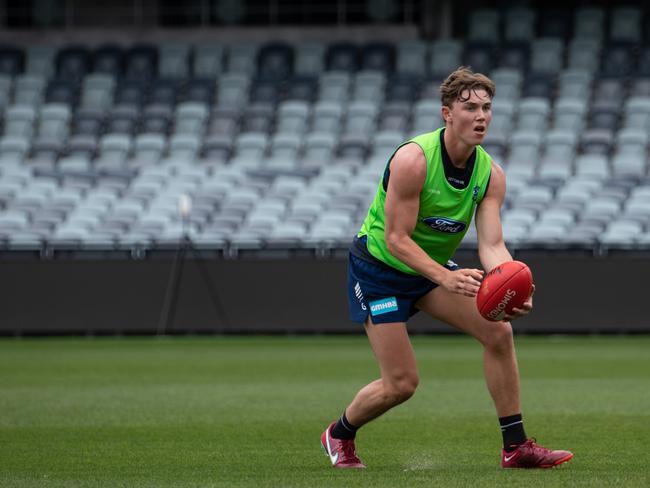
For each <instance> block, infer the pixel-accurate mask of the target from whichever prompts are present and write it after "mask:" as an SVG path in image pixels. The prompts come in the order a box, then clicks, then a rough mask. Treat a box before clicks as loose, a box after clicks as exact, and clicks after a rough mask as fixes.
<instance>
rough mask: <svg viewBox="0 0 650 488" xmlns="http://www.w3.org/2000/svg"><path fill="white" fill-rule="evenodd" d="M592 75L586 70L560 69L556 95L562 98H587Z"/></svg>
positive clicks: (589, 95) (589, 92)
mask: <svg viewBox="0 0 650 488" xmlns="http://www.w3.org/2000/svg"><path fill="white" fill-rule="evenodd" d="M592 81H593V75H592V74H591V73H590V72H589V71H587V70H578V69H568V70H565V71H562V72H561V73H560V76H559V80H558V91H559V93H558V96H559V97H562V98H578V99H589V98H590V97H591V83H592Z"/></svg>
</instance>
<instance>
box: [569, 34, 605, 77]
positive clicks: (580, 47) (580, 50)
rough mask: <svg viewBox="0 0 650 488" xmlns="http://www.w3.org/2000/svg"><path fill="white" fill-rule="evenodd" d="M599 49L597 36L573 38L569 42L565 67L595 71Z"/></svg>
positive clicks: (598, 58)
mask: <svg viewBox="0 0 650 488" xmlns="http://www.w3.org/2000/svg"><path fill="white" fill-rule="evenodd" d="M600 51H601V43H600V40H599V38H584V37H575V38H573V39H572V40H571V41H570V42H569V51H568V52H569V54H568V61H567V68H569V69H584V70H587V71H589V72H591V73H593V72H595V71H596V70H597V69H598V66H599V62H600Z"/></svg>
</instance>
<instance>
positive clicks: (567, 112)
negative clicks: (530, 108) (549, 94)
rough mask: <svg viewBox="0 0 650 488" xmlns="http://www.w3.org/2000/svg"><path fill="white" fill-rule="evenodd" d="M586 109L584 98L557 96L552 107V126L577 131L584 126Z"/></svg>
mask: <svg viewBox="0 0 650 488" xmlns="http://www.w3.org/2000/svg"><path fill="white" fill-rule="evenodd" d="M586 111H587V103H586V100H584V99H578V98H573V97H566V98H558V99H557V100H556V102H555V107H554V117H553V127H554V128H555V129H562V130H565V131H570V132H573V133H577V132H579V131H581V130H582V128H583V126H584V122H585V114H586Z"/></svg>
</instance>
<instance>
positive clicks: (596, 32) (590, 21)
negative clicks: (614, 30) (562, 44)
mask: <svg viewBox="0 0 650 488" xmlns="http://www.w3.org/2000/svg"><path fill="white" fill-rule="evenodd" d="M574 19H575V21H574V34H573V35H574V37H576V38H588V39H602V37H603V35H604V30H605V28H604V20H605V11H604V10H603V9H602V8H599V7H580V8H578V9H576V11H575V14H574Z"/></svg>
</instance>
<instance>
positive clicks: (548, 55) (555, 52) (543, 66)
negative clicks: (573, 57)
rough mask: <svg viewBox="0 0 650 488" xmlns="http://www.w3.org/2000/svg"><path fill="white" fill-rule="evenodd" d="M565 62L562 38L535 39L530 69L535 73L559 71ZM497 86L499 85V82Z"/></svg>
mask: <svg viewBox="0 0 650 488" xmlns="http://www.w3.org/2000/svg"><path fill="white" fill-rule="evenodd" d="M563 64H564V41H563V40H562V39H560V38H553V37H541V38H538V39H535V40H533V43H532V50H531V58H530V69H531V71H533V72H534V73H548V74H556V73H559V72H560V70H561V69H562V66H563ZM497 86H499V85H498V84H497Z"/></svg>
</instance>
